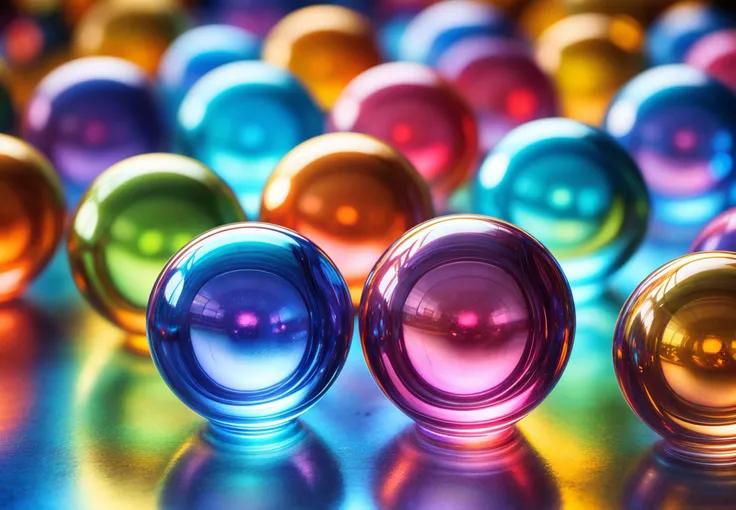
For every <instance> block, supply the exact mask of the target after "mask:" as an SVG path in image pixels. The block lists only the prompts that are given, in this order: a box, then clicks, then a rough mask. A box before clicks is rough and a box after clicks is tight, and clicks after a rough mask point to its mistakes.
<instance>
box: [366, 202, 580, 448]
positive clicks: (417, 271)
mask: <svg viewBox="0 0 736 510" xmlns="http://www.w3.org/2000/svg"><path fill="white" fill-rule="evenodd" d="M358 322H359V325H360V332H361V340H362V342H363V351H364V353H365V357H366V361H367V362H368V367H369V369H370V371H371V373H372V374H373V377H374V378H375V379H376V382H378V384H379V386H380V387H381V389H382V390H383V392H384V393H385V394H386V396H387V397H388V398H389V399H390V400H391V401H392V402H393V403H394V404H395V405H396V406H397V407H398V408H399V409H401V410H402V411H403V412H404V413H406V414H407V415H409V417H411V418H412V419H413V420H414V421H415V422H417V424H418V425H419V427H420V430H421V431H422V432H424V433H425V434H427V435H428V436H429V437H431V438H433V439H437V440H439V441H443V442H451V443H452V442H457V443H474V442H486V441H497V440H498V438H499V436H500V435H503V436H506V435H507V434H508V433H509V432H511V431H512V429H511V426H512V425H513V424H514V423H516V422H517V421H518V420H520V419H521V418H523V417H524V416H526V414H528V413H529V412H530V411H531V410H532V409H533V408H534V407H536V406H537V405H538V404H539V403H540V402H542V400H544V398H545V397H546V396H547V394H548V393H549V392H550V391H551V390H552V388H553V387H554V385H555V384H556V383H557V380H558V379H559V377H560V375H562V371H563V369H564V367H565V364H566V363H567V359H568V357H569V355H570V349H571V348H572V342H573V336H574V329H575V311H574V307H573V301H572V294H571V291H570V287H569V286H568V284H567V281H566V280H565V277H564V275H563V274H562V271H561V270H560V267H559V266H558V265H557V262H556V261H555V259H554V258H553V257H552V255H551V254H550V253H549V252H548V251H547V250H546V249H545V248H544V246H542V245H541V244H540V243H539V242H537V241H536V240H535V239H534V238H532V237H531V236H529V235H528V234H526V233H525V232H523V231H521V230H519V229H518V228H516V227H514V226H513V225H511V224H508V223H505V222H503V221H500V220H496V219H493V218H488V217H484V216H473V215H467V216H465V215H454V216H443V217H440V218H437V219H434V220H430V221H428V222H425V223H423V224H421V225H419V226H417V227H415V228H414V229H412V230H410V231H409V232H407V233H406V234H405V235H404V236H402V237H401V238H400V239H399V240H398V241H396V242H395V243H394V244H393V245H392V246H391V248H389V249H388V250H387V251H386V253H384V255H383V256H382V257H381V259H380V260H379V261H378V263H377V264H376V267H375V268H374V269H373V272H372V273H371V275H370V277H369V278H368V282H367V283H366V286H365V290H364V292H363V299H362V302H361V307H360V317H359V319H358Z"/></svg>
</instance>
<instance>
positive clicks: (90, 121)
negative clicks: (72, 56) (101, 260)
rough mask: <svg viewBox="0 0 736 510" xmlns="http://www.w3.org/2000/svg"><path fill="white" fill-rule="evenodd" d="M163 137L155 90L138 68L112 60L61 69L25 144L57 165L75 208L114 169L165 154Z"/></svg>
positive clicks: (28, 116)
mask: <svg viewBox="0 0 736 510" xmlns="http://www.w3.org/2000/svg"><path fill="white" fill-rule="evenodd" d="M163 131H164V130H163V125H162V123H161V119H160V112H159V110H158V106H157V103H156V97H155V93H154V90H153V85H152V84H151V83H150V81H149V80H148V78H146V76H145V75H144V74H143V72H142V71H141V70H140V69H139V68H138V67H136V66H135V65H133V64H131V63H129V62H126V61H125V60H122V59H118V58H111V57H88V58H82V59H78V60H73V61H71V62H68V63H66V64H63V65H62V66H60V67H58V68H56V69H55V70H54V71H52V72H51V73H50V74H49V75H48V76H46V77H45V78H44V79H43V80H42V81H41V83H40V84H39V85H38V87H37V88H36V91H35V92H34V94H33V97H31V99H30V101H29V103H28V105H27V108H26V112H25V122H24V138H25V139H26V140H28V141H29V142H30V143H31V144H33V145H35V146H36V147H37V148H38V149H39V150H40V151H41V152H43V153H44V154H45V155H46V156H47V157H48V158H49V159H50V160H51V162H52V163H53V165H54V166H55V167H56V169H57V170H58V172H59V175H60V176H61V179H62V182H63V183H64V184H65V187H66V188H67V191H68V192H69V193H70V195H71V197H70V198H71V200H70V202H71V203H76V200H77V199H78V197H79V195H81V193H82V192H83V191H84V190H85V189H87V187H88V186H89V185H90V184H91V183H92V181H93V180H94V179H95V177H97V176H98V175H99V174H101V173H102V171H103V170H105V169H106V168H108V167H109V166H110V165H112V164H114V163H117V162H119V161H121V160H123V159H125V158H128V157H130V156H135V155H138V154H143V153H146V152H154V151H156V150H160V148H161V146H162V145H163V138H164V132H163Z"/></svg>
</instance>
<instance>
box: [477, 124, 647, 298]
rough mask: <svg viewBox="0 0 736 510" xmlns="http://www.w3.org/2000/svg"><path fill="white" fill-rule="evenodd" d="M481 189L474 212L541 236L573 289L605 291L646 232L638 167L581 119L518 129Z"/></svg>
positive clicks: (482, 177) (489, 162) (493, 156)
mask: <svg viewBox="0 0 736 510" xmlns="http://www.w3.org/2000/svg"><path fill="white" fill-rule="evenodd" d="M474 184H475V190H474V206H475V211H476V212H478V213H481V214H486V215H489V216H495V217H498V218H501V219H504V220H507V221H509V222H511V223H514V224H516V225H517V226H519V227H521V228H522V229H524V230H526V231H527V232H529V233H530V234H531V235H533V236H534V237H536V238H537V239H538V240H539V241H541V242H542V243H543V244H544V245H545V246H546V247H547V248H549V250H550V251H551V252H552V254H553V255H555V257H557V259H558V260H559V262H560V265H561V266H562V269H563V271H564V272H565V275H566V276H567V278H568V280H569V281H570V285H571V286H573V287H578V288H584V287H589V286H600V283H601V282H602V280H603V279H605V278H606V277H608V276H610V275H611V274H613V273H614V272H615V271H616V270H618V269H619V268H620V267H621V266H622V265H623V264H624V263H625V262H626V261H627V260H628V259H629V257H630V256H631V255H632V254H633V253H634V251H635V250H636V248H637V246H638V245H639V243H640V242H641V240H642V239H643V237H644V234H645V233H646V228H647V219H648V215H649V199H648V196H647V190H646V186H645V184H644V180H643V179H642V176H641V174H640V173H639V170H638V168H637V166H636V163H634V161H633V160H632V159H631V157H630V156H629V155H628V154H627V153H626V151H624V150H623V149H622V148H621V147H620V146H619V145H618V144H617V143H616V141H615V140H614V139H613V138H611V137H610V136H608V135H607V134H606V133H604V132H603V131H601V130H599V129H596V128H593V127H590V126H588V125H586V124H583V123H580V122H577V121H574V120H570V119H563V118H552V119H541V120H536V121H533V122H529V123H527V124H524V125H522V126H519V127H517V128H516V129H514V130H512V131H511V132H509V134H507V135H506V136H505V137H504V138H502V139H501V141H500V142H499V143H498V144H497V145H496V147H495V148H494V149H493V150H492V151H491V153H490V154H489V155H488V157H487V158H486V159H485V161H484V162H483V164H482V166H481V168H480V170H479V172H478V175H477V177H476V180H475V183H474ZM576 297H578V296H576Z"/></svg>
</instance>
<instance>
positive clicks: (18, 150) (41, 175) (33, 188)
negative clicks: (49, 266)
mask: <svg viewBox="0 0 736 510" xmlns="http://www.w3.org/2000/svg"><path fill="white" fill-rule="evenodd" d="M0 197H2V200H0V301H5V300H8V299H11V298H13V297H15V296H17V295H18V294H20V293H21V292H22V291H23V289H24V288H25V287H26V285H28V283H29V282H30V281H31V280H33V278H34V277H35V276H36V275H37V274H38V273H39V272H40V271H41V270H42V269H43V268H44V266H45V265H46V263H47V262H48V261H49V259H50V258H51V256H52V255H53V254H54V251H56V247H57V245H58V244H59V240H60V239H61V234H62V229H63V226H64V215H65V206H64V197H63V194H62V191H61V184H60V183H59V178H58V177H57V175H56V172H55V171H54V168H53V167H52V166H51V164H50V163H49V162H48V161H47V160H46V158H44V157H43V156H41V154H39V153H38V152H36V151H35V150H34V149H32V148H31V147H30V146H29V145H28V144H26V143H25V142H23V141H21V140H19V139H17V138H13V137H11V136H7V135H2V134H0Z"/></svg>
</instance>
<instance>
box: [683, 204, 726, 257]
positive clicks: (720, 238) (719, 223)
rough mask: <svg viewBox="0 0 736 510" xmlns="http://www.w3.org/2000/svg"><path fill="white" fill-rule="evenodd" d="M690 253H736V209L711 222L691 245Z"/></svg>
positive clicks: (720, 215) (723, 213)
mask: <svg viewBox="0 0 736 510" xmlns="http://www.w3.org/2000/svg"><path fill="white" fill-rule="evenodd" d="M690 251H691V252H698V251H734V252H736V208H732V209H729V210H727V211H724V212H722V213H721V214H719V215H718V216H716V217H715V218H713V219H712V220H710V221H709V222H708V223H707V224H706V225H705V227H703V230H701V231H700V233H699V234H698V235H697V237H696V238H695V240H694V241H693V243H692V245H690Z"/></svg>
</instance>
